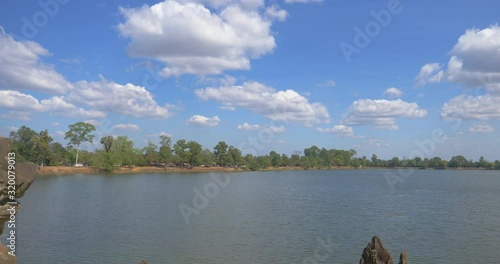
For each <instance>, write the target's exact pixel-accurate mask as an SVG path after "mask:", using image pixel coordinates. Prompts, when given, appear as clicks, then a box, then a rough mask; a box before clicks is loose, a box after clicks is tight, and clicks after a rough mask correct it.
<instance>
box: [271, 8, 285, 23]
mask: <svg viewBox="0 0 500 264" xmlns="http://www.w3.org/2000/svg"><path fill="white" fill-rule="evenodd" d="M266 14H267V15H268V16H269V17H271V18H273V19H277V20H279V21H285V19H286V17H287V15H288V13H287V12H286V11H285V10H283V9H279V7H277V6H271V7H268V8H267V9H266Z"/></svg>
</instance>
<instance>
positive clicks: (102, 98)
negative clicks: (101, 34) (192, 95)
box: [67, 79, 172, 118]
mask: <svg viewBox="0 0 500 264" xmlns="http://www.w3.org/2000/svg"><path fill="white" fill-rule="evenodd" d="M75 87H76V88H75V89H74V90H73V91H71V92H70V93H69V94H68V96H67V101H68V102H71V103H75V104H80V105H86V106H89V107H92V108H93V109H96V110H99V111H103V112H106V113H116V114H119V115H127V116H132V117H137V118H144V117H152V118H167V117H170V116H171V113H170V111H169V109H170V108H172V106H170V105H164V106H160V105H158V104H157V103H156V101H155V100H154V98H153V95H152V94H151V93H150V92H149V91H147V90H146V89H145V88H144V87H141V86H136V85H133V84H130V83H127V84H125V85H122V84H118V83H115V82H112V81H108V80H105V79H102V80H101V81H99V82H87V81H80V82H77V83H76V84H75Z"/></svg>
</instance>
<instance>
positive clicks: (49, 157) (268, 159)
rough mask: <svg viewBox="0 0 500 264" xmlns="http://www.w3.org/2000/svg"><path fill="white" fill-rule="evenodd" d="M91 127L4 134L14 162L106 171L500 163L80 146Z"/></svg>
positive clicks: (162, 145) (111, 143)
mask: <svg viewBox="0 0 500 264" xmlns="http://www.w3.org/2000/svg"><path fill="white" fill-rule="evenodd" d="M93 132H95V127H94V126H93V125H91V124H88V123H83V122H78V123H75V124H72V125H69V127H68V131H67V132H66V133H65V139H66V140H68V144H67V145H66V146H64V145H63V144H61V143H59V142H54V141H53V139H52V137H50V135H49V133H48V131H47V130H42V131H40V132H36V131H34V130H32V129H31V128H29V127H27V126H22V127H21V128H19V129H18V130H17V131H12V132H11V133H10V139H11V141H12V145H13V146H12V149H13V151H15V153H16V158H17V159H18V160H19V162H23V161H30V162H34V163H36V164H39V165H41V166H64V165H66V166H71V165H73V164H82V165H88V166H95V167H98V168H100V169H102V170H103V171H106V172H111V171H113V170H115V169H117V168H119V167H122V166H125V167H133V166H180V167H195V166H209V167H212V166H220V167H239V168H245V169H249V170H259V169H266V168H269V167H302V168H304V169H312V168H333V167H353V168H362V167H381V168H384V167H385V168H394V167H414V168H415V167H417V168H423V169H426V168H434V169H446V168H483V169H497V170H498V169H500V161H499V160H495V161H493V162H490V161H487V160H486V159H484V157H481V158H480V159H479V160H478V161H473V160H468V159H466V158H465V157H464V156H462V155H458V156H454V157H452V158H451V159H450V160H445V159H442V158H440V157H434V158H421V157H414V158H412V159H399V158H398V157H394V158H392V159H389V160H381V159H379V158H378V157H377V155H375V154H373V155H372V157H371V158H370V159H368V158H367V157H366V156H363V157H357V153H356V151H355V150H353V149H350V150H339V149H326V148H321V149H320V148H319V147H317V146H311V147H309V148H306V149H304V151H303V154H302V153H300V154H298V153H297V154H292V155H290V156H288V155H286V154H280V153H277V152H276V151H271V152H270V153H269V154H266V155H261V156H255V155H252V154H246V155H243V154H242V152H241V150H239V149H238V148H236V147H234V146H230V145H228V144H227V143H226V142H224V141H220V142H218V143H217V145H215V146H214V147H213V148H212V149H207V148H203V146H202V145H201V144H199V143H198V142H196V141H187V140H185V139H179V140H177V141H176V142H175V143H174V142H173V141H172V138H171V137H170V136H168V135H160V136H159V138H158V139H159V141H158V143H154V142H152V141H149V142H148V143H147V144H146V146H144V147H142V148H138V147H136V146H135V144H134V142H133V141H132V140H131V139H129V138H128V137H127V136H116V137H115V136H103V137H101V138H100V139H99V143H100V144H101V145H102V148H99V149H96V150H95V151H93V152H90V151H86V150H80V146H81V144H83V143H85V142H90V143H93V141H94V139H95V135H93Z"/></svg>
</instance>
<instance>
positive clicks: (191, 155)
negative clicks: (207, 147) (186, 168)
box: [186, 141, 202, 166]
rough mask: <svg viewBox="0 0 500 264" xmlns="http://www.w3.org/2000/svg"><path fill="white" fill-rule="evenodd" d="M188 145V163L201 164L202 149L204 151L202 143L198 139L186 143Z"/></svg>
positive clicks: (192, 164)
mask: <svg viewBox="0 0 500 264" xmlns="http://www.w3.org/2000/svg"><path fill="white" fill-rule="evenodd" d="M186 146H187V148H188V149H189V151H188V152H187V153H188V155H187V156H188V163H189V164H190V165H191V166H197V165H199V164H200V160H201V151H202V147H201V145H200V144H199V143H198V142H196V141H189V142H188V143H187V144H186Z"/></svg>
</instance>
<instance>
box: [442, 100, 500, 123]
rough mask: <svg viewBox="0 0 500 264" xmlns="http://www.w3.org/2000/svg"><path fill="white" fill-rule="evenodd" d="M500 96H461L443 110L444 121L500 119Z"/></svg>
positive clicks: (451, 101) (448, 103)
mask: <svg viewBox="0 0 500 264" xmlns="http://www.w3.org/2000/svg"><path fill="white" fill-rule="evenodd" d="M499 105H500V96H498V95H494V94H485V95H480V96H466V95H459V96H456V97H454V98H452V99H451V100H449V101H448V102H446V103H445V104H444V105H443V107H442V109H441V118H443V119H500V107H498V106H499Z"/></svg>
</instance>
